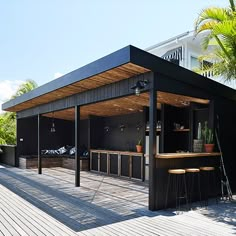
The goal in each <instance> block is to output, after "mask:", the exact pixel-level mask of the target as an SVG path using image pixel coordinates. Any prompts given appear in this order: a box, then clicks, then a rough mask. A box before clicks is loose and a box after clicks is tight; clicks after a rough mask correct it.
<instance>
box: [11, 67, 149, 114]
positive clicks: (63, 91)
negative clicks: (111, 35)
mask: <svg viewBox="0 0 236 236" xmlns="http://www.w3.org/2000/svg"><path fill="white" fill-rule="evenodd" d="M148 71H150V70H148V69H146V68H144V67H141V66H138V65H135V64H132V63H127V64H125V65H122V66H119V67H116V68H113V69H111V70H109V71H105V72H103V73H100V74H98V75H95V76H92V77H89V78H87V79H84V80H81V81H78V82H76V83H73V84H71V85H68V86H66V87H63V88H60V89H57V90H54V91H52V92H50V93H47V94H44V95H42V96H39V97H36V98H33V99H31V100H29V101H26V102H23V103H21V104H18V105H16V106H13V107H10V108H9V109H7V110H8V111H13V112H17V111H21V110H25V109H29V108H31V107H34V106H36V105H41V104H45V103H49V102H52V101H55V100H58V99H61V98H65V97H68V96H71V95H74V94H77V93H81V92H84V91H86V90H90V89H94V88H97V87H100V86H103V85H106V84H111V83H115V82H118V81H120V80H123V79H127V78H130V77H133V76H136V75H139V74H143V73H146V72H148Z"/></svg>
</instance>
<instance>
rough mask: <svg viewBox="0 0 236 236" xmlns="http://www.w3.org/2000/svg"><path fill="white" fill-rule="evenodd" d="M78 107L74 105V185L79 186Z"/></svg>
mask: <svg viewBox="0 0 236 236" xmlns="http://www.w3.org/2000/svg"><path fill="white" fill-rule="evenodd" d="M79 131H80V107H79V106H75V149H76V152H75V187H79V186H80V155H79V147H80V137H79V133H80V132H79Z"/></svg>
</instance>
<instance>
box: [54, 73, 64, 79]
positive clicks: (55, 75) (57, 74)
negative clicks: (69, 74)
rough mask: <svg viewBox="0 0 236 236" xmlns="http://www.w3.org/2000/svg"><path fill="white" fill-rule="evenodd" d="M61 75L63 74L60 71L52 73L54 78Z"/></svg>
mask: <svg viewBox="0 0 236 236" xmlns="http://www.w3.org/2000/svg"><path fill="white" fill-rule="evenodd" d="M61 76H63V74H62V73H60V72H56V73H55V74H54V79H57V78H59V77H61Z"/></svg>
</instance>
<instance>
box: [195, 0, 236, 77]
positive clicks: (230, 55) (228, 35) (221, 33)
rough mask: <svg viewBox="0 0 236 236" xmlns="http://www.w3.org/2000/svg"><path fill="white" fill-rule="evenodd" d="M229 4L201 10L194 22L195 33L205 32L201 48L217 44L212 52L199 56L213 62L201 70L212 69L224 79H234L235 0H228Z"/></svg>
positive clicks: (235, 58) (235, 54) (235, 55)
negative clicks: (225, 6) (224, 6)
mask: <svg viewBox="0 0 236 236" xmlns="http://www.w3.org/2000/svg"><path fill="white" fill-rule="evenodd" d="M229 4H230V6H229V7H228V8H219V7H210V8H206V9H204V10H202V12H201V13H200V14H199V16H198V18H197V20H196V22H195V32H196V34H199V33H201V32H207V34H206V36H205V37H204V40H203V41H202V46H203V49H207V48H208V47H209V46H212V45H217V47H215V48H216V49H215V50H214V51H213V52H212V53H209V54H206V55H203V56H201V57H200V58H199V60H200V61H203V60H205V61H210V62H213V64H208V66H205V67H204V68H203V69H202V71H206V70H209V69H210V70H213V73H214V75H221V76H224V77H225V79H226V80H231V79H236V66H235V65H236V10H235V5H236V1H235V0H229ZM209 65H210V66H209ZM209 67H210V68H209Z"/></svg>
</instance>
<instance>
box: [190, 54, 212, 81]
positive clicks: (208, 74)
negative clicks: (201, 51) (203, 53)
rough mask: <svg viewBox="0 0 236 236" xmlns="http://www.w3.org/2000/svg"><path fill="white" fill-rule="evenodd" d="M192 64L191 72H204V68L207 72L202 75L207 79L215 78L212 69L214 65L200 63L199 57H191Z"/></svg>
mask: <svg viewBox="0 0 236 236" xmlns="http://www.w3.org/2000/svg"><path fill="white" fill-rule="evenodd" d="M190 63H191V65H190V66H191V70H198V69H201V70H204V68H205V69H206V71H204V72H202V75H203V76H206V77H212V76H213V71H212V70H211V69H210V68H211V67H212V65H213V63H212V62H209V61H206V60H203V61H201V62H200V61H199V60H198V58H197V57H193V56H191V60H190Z"/></svg>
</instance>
